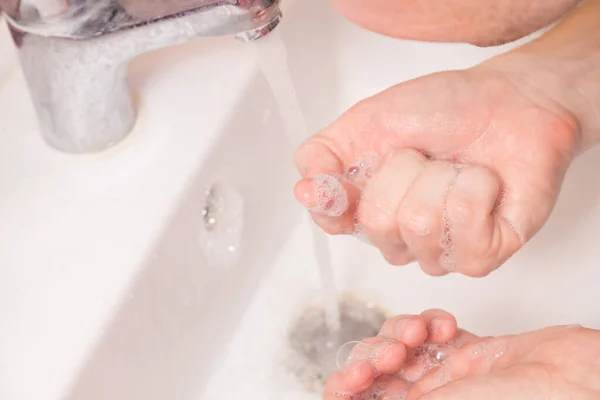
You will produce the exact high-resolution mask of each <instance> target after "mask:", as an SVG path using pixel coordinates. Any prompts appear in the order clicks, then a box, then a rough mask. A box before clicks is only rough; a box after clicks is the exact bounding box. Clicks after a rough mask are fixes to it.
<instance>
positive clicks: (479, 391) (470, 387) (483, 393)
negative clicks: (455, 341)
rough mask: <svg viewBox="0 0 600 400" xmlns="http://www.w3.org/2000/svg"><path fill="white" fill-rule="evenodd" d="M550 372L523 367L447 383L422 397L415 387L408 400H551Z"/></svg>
mask: <svg viewBox="0 0 600 400" xmlns="http://www.w3.org/2000/svg"><path fill="white" fill-rule="evenodd" d="M548 378H549V374H548V369H547V367H545V366H544V365H542V364H522V365H517V366H512V367H509V368H507V369H505V370H501V371H496V372H492V373H488V374H484V375H478V376H470V377H467V378H464V379H461V380H456V381H453V382H446V383H444V381H443V380H441V381H440V382H439V385H438V386H437V387H436V388H435V389H433V390H432V391H429V392H426V393H423V392H421V391H420V387H419V386H413V387H412V388H411V389H410V390H409V392H408V396H407V398H406V400H417V399H419V400H479V399H490V398H494V399H511V400H529V399H545V398H552V397H553V394H555V393H552V392H551V391H552V390H554V389H553V388H554V385H553V384H552V383H553V382H552V381H548Z"/></svg>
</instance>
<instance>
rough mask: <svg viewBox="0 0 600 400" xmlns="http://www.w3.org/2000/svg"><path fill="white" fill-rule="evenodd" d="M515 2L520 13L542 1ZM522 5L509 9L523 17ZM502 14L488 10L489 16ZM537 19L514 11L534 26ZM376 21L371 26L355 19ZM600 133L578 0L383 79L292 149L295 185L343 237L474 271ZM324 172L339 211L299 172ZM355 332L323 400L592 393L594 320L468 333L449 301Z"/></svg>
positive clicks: (592, 21) (598, 101)
mask: <svg viewBox="0 0 600 400" xmlns="http://www.w3.org/2000/svg"><path fill="white" fill-rule="evenodd" d="M333 1H334V2H336V3H337V4H338V6H339V7H340V8H342V9H343V12H345V13H346V15H348V16H349V17H350V18H351V19H354V20H357V21H358V22H359V23H361V24H363V25H365V26H367V27H370V28H371V29H374V30H378V31H380V32H384V33H387V34H390V35H394V36H398V37H412V36H411V35H415V37H416V38H418V39H424V40H446V39H445V38H448V40H459V41H471V42H476V43H477V42H479V43H486V41H488V40H490V41H494V40H496V41H500V42H501V41H505V40H508V39H506V38H503V37H502V35H497V34H490V36H486V32H487V33H490V32H492V31H493V29H487V28H486V27H485V26H474V27H473V29H474V31H475V32H476V33H470V32H469V29H470V28H471V27H470V26H468V25H469V24H461V23H460V21H462V20H461V19H460V18H453V17H451V18H450V22H451V23H455V24H456V25H455V26H454V29H456V32H449V31H448V29H447V26H446V27H445V28H444V29H446V30H444V29H439V30H436V29H438V28H436V27H435V26H434V24H427V23H425V24H424V25H423V26H424V27H425V28H420V27H418V26H417V27H415V26H412V25H411V18H413V17H414V18H416V19H417V20H418V18H425V16H423V15H419V14H418V13H417V15H412V16H411V17H410V18H409V17H406V18H407V21H406V22H407V24H406V25H404V27H403V28H398V27H397V26H396V25H395V22H396V21H398V20H399V19H401V18H402V17H401V16H400V15H399V14H400V11H402V10H401V8H395V7H396V6H398V5H399V4H404V5H406V4H412V5H414V6H415V7H416V6H417V4H416V2H409V1H405V2H400V1H396V2H383V1H373V2H369V3H368V4H369V8H371V7H372V8H373V9H370V10H367V9H366V8H365V7H363V6H365V4H366V3H365V2H360V1H358V0H344V2H342V1H341V0H340V1H337V0H333ZM413 3H414V4H413ZM419 3H423V2H419ZM466 3H467V2H466V1H465V2H461V1H460V0H456V1H454V2H452V3H450V2H448V3H446V4H455V5H463V7H464V6H465V5H466ZM525 3H526V4H527V5H529V6H530V7H532V10H533V9H535V8H536V7H537V8H538V10H539V7H541V6H542V2H535V1H534V2H525ZM545 3H546V2H544V4H545ZM547 3H548V7H549V11H550V12H549V14H548V15H556V14H560V13H561V12H563V11H564V10H563V11H557V9H556V8H554V7H555V6H557V5H560V4H559V3H560V2H547ZM497 4H499V6H498V7H500V8H502V7H503V6H506V5H507V4H508V2H507V1H501V2H499V3H498V2H497ZM562 4H563V5H564V6H565V7H566V8H569V7H568V6H567V4H566V2H563V3H562ZM571 5H572V4H571ZM467 6H468V5H467ZM521 6H522V5H520V4H517V5H514V7H521ZM361 7H362V8H361ZM377 7H379V10H377V9H376V8H377ZM472 8H473V7H471V11H474V10H473V9H472ZM467 9H469V7H467ZM360 11H362V12H363V14H362V15H361V14H360ZM463 11H464V9H463ZM475 11H476V10H475ZM479 11H481V10H479ZM500 11H502V10H500ZM521 11H522V13H521V14H520V17H519V18H521V17H523V16H526V15H527V10H524V9H522V10H521ZM529 11H531V10H529ZM513 12H514V10H513ZM377 13H381V15H380V16H379V17H378V16H377V15H378V14H377ZM383 15H388V16H389V18H386V17H384V16H383ZM442 15H443V13H442ZM448 15H450V16H452V14H448ZM461 15H464V14H462V13H461ZM466 15H467V16H468V15H471V14H469V13H466ZM474 15H476V14H474ZM506 15H508V14H506ZM506 15H504V17H503V14H502V12H500V13H499V14H497V15H496V17H498V18H499V21H500V25H502V24H506V22H507V20H506V18H505V17H506ZM432 18H433V17H432ZM437 18H438V19H439V18H441V16H440V15H438V16H437ZM548 18H549V19H552V18H550V17H548V16H546V19H544V18H542V19H540V20H538V22H537V23H534V22H531V21H536V20H535V19H533V20H529V22H531V23H532V24H533V25H532V26H534V25H540V23H541V22H539V21H542V20H545V21H548ZM378 21H381V25H380V26H370V25H371V24H375V23H377V22H378ZM424 21H425V22H427V20H426V18H425V19H423V20H420V21H419V22H420V23H422V22H424ZM473 21H474V20H471V22H473ZM508 22H510V21H508ZM417 25H418V24H417ZM509 25H510V24H509ZM428 27H429V28H428ZM419 29H421V31H419ZM427 29H429V30H427ZM504 31H506V30H504ZM508 31H510V30H508ZM482 32H483V33H482ZM522 33H523V32H522V31H519V32H518V33H515V34H514V35H512V36H511V35H507V36H506V37H513V36H514V37H517V36H520V35H521V34H522ZM599 142H600V0H588V1H586V2H585V3H584V4H583V5H582V6H581V7H579V8H578V9H577V10H576V11H574V12H573V13H571V14H570V15H569V16H568V17H567V18H566V19H565V20H564V21H563V22H561V23H560V24H559V25H557V26H556V27H555V28H553V29H552V30H551V31H550V32H548V33H546V34H545V35H543V36H542V37H541V38H540V39H538V40H536V41H534V42H532V43H530V44H528V45H526V46H523V47H521V48H519V49H517V50H515V51H513V52H511V53H508V54H506V55H503V56H500V57H497V58H494V59H492V60H489V61H487V62H485V63H483V64H481V65H479V66H477V67H475V68H473V69H470V70H467V71H453V72H445V73H440V74H435V75H430V76H426V77H423V78H420V79H417V80H414V81H411V82H407V83H404V84H401V85H398V86H396V87H394V88H391V89H389V90H387V91H385V92H384V93H381V94H379V95H377V96H374V97H372V98H370V99H366V100H364V101H363V102H361V103H360V104H358V105H357V106H355V107H354V108H352V109H351V110H349V111H348V112H347V113H346V114H344V115H343V116H342V117H340V118H339V119H338V120H337V121H336V122H334V123H333V124H332V125H331V126H330V127H328V128H326V129H325V130H323V131H322V132H320V133H318V134H317V135H315V136H314V137H313V138H311V139H310V140H308V141H307V142H306V143H305V144H304V145H303V146H302V147H301V148H300V149H299V150H298V153H297V157H296V161H297V165H298V169H299V171H300V172H301V173H302V175H303V179H302V180H301V181H300V182H299V183H298V185H297V187H296V195H297V198H298V200H299V201H301V202H302V203H303V204H304V205H306V206H307V207H309V208H311V209H313V210H315V209H316V208H314V207H315V204H316V203H317V202H320V203H323V204H325V207H321V208H320V209H319V211H318V212H314V211H313V212H312V216H313V219H314V220H315V222H316V223H317V224H319V225H320V226H321V227H322V228H323V229H324V230H325V231H327V232H329V233H332V234H350V233H353V231H354V230H355V229H356V226H357V224H358V225H359V226H360V227H362V229H363V231H364V233H365V234H366V236H367V238H368V239H369V240H370V242H371V243H372V244H374V245H375V246H377V247H378V248H379V249H380V251H381V252H382V253H383V255H384V256H385V257H386V259H387V260H388V261H390V262H392V263H394V264H405V263H407V262H409V261H410V260H412V259H417V260H418V261H419V263H420V265H421V267H422V269H423V270H424V271H425V272H427V273H429V274H432V275H443V274H446V273H448V272H460V273H463V274H466V275H470V276H484V275H486V274H488V273H490V272H491V271H493V270H494V269H496V268H498V267H499V266H500V265H501V264H502V263H503V262H504V261H505V260H506V259H507V258H508V257H510V256H511V255H512V254H513V253H514V252H515V251H516V250H518V248H519V247H520V246H521V245H522V244H523V243H524V242H526V241H527V240H529V239H530V238H531V237H532V236H533V235H534V234H535V233H536V232H537V231H538V230H539V229H540V228H541V226H542V225H543V224H544V222H545V221H546V219H547V218H548V216H549V215H550V213H551V211H552V208H553V206H554V203H555V201H556V196H557V194H558V192H559V190H560V186H561V183H562V179H563V177H564V174H565V172H566V170H567V168H568V167H569V164H570V163H571V161H572V160H573V159H574V157H576V156H577V155H579V154H581V153H583V152H585V151H586V150H588V149H589V148H591V147H593V146H595V145H596V144H598V143H599ZM357 160H358V162H357ZM365 160H367V161H365ZM359 167H360V168H359ZM364 169H366V170H364ZM323 174H326V175H330V176H332V177H336V179H339V180H340V181H341V182H342V184H343V186H342V189H341V190H342V191H343V192H344V194H345V195H346V196H347V199H346V200H347V202H346V203H345V204H348V205H349V207H348V208H347V210H346V211H345V212H344V213H337V212H336V213H335V215H334V214H333V213H330V212H329V213H328V208H327V207H331V206H332V205H333V203H332V202H333V200H338V199H339V198H340V196H339V194H338V196H337V197H336V196H333V197H332V198H331V201H330V203H332V204H330V203H327V202H323V200H327V198H325V199H323V198H322V197H323V193H326V192H323V191H322V190H319V187H317V184H319V183H322V182H324V181H323V179H317V180H314V179H313V177H315V176H319V175H323ZM330 189H331V188H330ZM336 190H340V189H339V187H337V188H336ZM327 193H329V192H327ZM329 194H330V193H329ZM318 196H320V197H318ZM434 321H435V323H434ZM363 342H364V345H361V348H360V349H357V350H355V351H354V352H353V353H352V362H351V363H350V364H349V365H347V366H345V367H344V368H343V369H341V370H340V371H338V372H336V373H334V374H333V375H332V376H331V377H330V379H329V380H328V383H327V386H326V391H325V394H324V399H325V400H334V399H335V400H337V399H340V398H349V399H357V400H359V399H363V398H367V397H365V396H366V395H367V394H368V395H369V397H368V398H369V399H372V398H379V399H382V398H389V397H385V396H386V395H387V396H389V395H391V396H392V397H391V398H394V399H404V398H406V399H407V400H417V399H422V400H454V399H456V400H480V399H489V400H496V399H498V400H500V399H512V400H531V399H549V400H559V399H580V400H592V399H598V398H600V361H599V360H600V332H599V331H595V330H590V329H585V328H582V327H552V328H547V329H542V330H539V331H535V332H529V333H525V334H521V335H513V336H503V337H496V338H478V337H476V336H475V335H472V334H470V333H468V332H465V331H462V330H460V329H457V325H456V320H455V319H454V317H452V316H451V315H449V314H448V313H444V312H443V311H440V310H430V311H427V312H426V313H424V314H422V315H420V316H400V317H396V318H394V319H393V320H390V321H388V322H386V324H385V325H384V326H383V328H382V330H381V332H380V335H379V336H378V337H376V338H370V339H366V340H364V341H363ZM446 342H453V343H451V344H452V346H451V347H448V348H445V349H446V350H444V351H447V353H446V354H447V357H445V358H444V360H443V362H441V363H437V364H435V363H434V364H433V368H432V369H425V372H423V368H418V366H419V363H420V362H421V361H423V359H422V358H416V357H417V355H418V354H422V351H419V350H418V348H419V347H421V348H422V347H423V346H424V345H425V344H426V343H430V344H442V343H446ZM361 357H362V358H361ZM425 359H426V358H425ZM436 359H437V358H436ZM428 365H429V366H430V364H428ZM415 366H416V367H417V368H416V369H415V370H413V369H414V367H415ZM407 371H409V374H408V375H407ZM415 371H416V372H418V373H417V374H416V375H415ZM407 376H410V379H409V378H407ZM374 389H376V392H373V390H374ZM373 396H375V397H373ZM393 396H396V397H393Z"/></svg>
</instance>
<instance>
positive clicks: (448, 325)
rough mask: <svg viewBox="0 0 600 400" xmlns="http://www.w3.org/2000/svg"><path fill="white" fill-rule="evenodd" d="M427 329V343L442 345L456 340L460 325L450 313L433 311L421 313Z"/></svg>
mask: <svg viewBox="0 0 600 400" xmlns="http://www.w3.org/2000/svg"><path fill="white" fill-rule="evenodd" d="M421 317H423V318H424V319H425V324H426V327H427V340H426V342H427V343H433V344H441V343H447V342H449V341H451V340H453V339H455V337H456V334H457V330H458V324H457V322H456V318H454V316H453V315H452V314H450V313H449V312H446V311H444V310H438V309H431V310H427V311H424V312H423V313H421Z"/></svg>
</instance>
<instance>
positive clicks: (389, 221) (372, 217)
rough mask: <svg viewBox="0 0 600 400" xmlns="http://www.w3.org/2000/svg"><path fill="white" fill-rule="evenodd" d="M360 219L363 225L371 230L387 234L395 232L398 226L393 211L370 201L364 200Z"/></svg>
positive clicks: (359, 215)
mask: <svg viewBox="0 0 600 400" xmlns="http://www.w3.org/2000/svg"><path fill="white" fill-rule="evenodd" d="M358 219H359V221H360V224H361V226H362V227H363V228H364V229H365V230H366V231H369V232H377V233H380V234H386V233H392V232H394V231H395V228H396V226H395V224H394V219H393V217H392V214H391V213H389V212H386V211H385V210H383V209H382V208H381V207H378V206H376V205H375V204H373V203H371V202H368V201H365V202H362V204H361V207H360V210H359V213H358Z"/></svg>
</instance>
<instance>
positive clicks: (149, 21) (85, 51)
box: [0, 0, 281, 153]
mask: <svg viewBox="0 0 600 400" xmlns="http://www.w3.org/2000/svg"><path fill="white" fill-rule="evenodd" d="M279 3H280V0H0V4H1V5H2V8H3V11H4V12H5V15H6V18H7V21H8V23H9V26H10V29H11V32H12V36H13V39H14V41H15V44H16V45H17V47H18V48H19V58H20V62H21V66H22V70H23V72H24V74H25V77H26V79H27V83H28V86H29V91H30V94H31V97H32V100H33V103H34V105H35V108H36V111H37V115H38V119H39V122H40V128H41V130H42V134H43V136H44V138H45V140H46V141H47V142H48V143H49V144H50V145H51V146H53V147H55V148H57V149H59V150H62V151H65V152H68V153H91V152H97V151H101V150H104V149H106V148H108V147H111V146H112V145H114V144H116V143H117V142H119V141H120V140H122V139H123V138H124V137H126V136H127V134H128V133H129V132H130V131H131V129H132V127H133V126H134V124H135V120H136V110H135V106H134V103H133V101H132V97H131V94H130V92H129V89H128V86H127V83H126V73H127V66H128V64H129V62H130V61H131V60H132V59H133V58H134V57H136V56H138V55H140V54H142V53H145V52H148V51H151V50H155V49H159V48H162V47H166V46H170V45H174V44H179V43H183V42H186V41H189V40H192V39H195V38H199V37H209V36H222V35H235V36H236V37H237V38H238V39H240V40H242V41H244V42H250V41H253V40H255V39H258V38H261V37H263V36H264V35H266V34H268V33H269V32H271V31H272V30H273V29H275V27H276V26H277V25H278V24H279V22H280V20H281V11H280V4H279Z"/></svg>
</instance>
